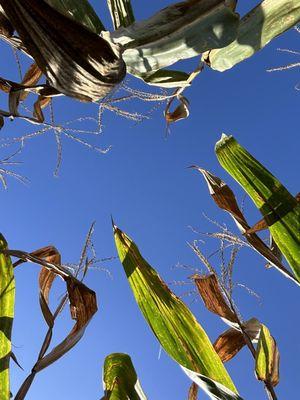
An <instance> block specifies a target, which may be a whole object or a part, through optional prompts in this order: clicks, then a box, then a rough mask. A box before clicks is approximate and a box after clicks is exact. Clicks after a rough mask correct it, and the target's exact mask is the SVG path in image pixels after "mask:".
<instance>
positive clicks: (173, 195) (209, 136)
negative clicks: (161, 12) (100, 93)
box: [0, 0, 300, 400]
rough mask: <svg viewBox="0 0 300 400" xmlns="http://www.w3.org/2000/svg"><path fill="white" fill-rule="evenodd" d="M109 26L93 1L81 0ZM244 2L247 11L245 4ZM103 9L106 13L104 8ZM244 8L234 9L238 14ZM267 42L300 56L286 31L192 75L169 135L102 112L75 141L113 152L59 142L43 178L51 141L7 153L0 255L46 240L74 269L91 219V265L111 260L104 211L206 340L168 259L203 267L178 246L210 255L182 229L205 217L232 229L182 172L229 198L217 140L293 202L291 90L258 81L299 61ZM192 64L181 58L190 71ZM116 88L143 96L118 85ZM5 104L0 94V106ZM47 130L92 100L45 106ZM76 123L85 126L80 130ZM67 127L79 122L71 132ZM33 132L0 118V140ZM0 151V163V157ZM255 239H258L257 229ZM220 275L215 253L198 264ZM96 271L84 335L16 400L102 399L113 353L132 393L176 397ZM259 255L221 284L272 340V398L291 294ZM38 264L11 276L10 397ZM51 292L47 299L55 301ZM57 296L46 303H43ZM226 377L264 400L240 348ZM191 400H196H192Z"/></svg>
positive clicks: (208, 244) (25, 353)
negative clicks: (235, 146) (238, 147)
mask: <svg viewBox="0 0 300 400" xmlns="http://www.w3.org/2000/svg"><path fill="white" fill-rule="evenodd" d="M91 3H92V4H93V5H94V6H95V9H96V11H97V12H98V13H99V15H101V16H103V21H105V23H106V25H107V26H108V15H107V11H106V9H105V2H104V1H102V2H101V3H100V2H98V1H96V0H93V1H92V2H91ZM255 3H256V1H254V0H251V1H249V2H247V9H248V7H249V8H250V7H251V6H253V5H254V4H255ZM166 4H167V2H166V1H163V0H157V1H154V2H151V4H150V5H149V2H147V7H145V5H146V2H138V1H134V2H133V5H134V7H135V12H136V17H137V18H138V19H141V18H145V17H147V16H150V15H151V13H153V12H154V11H155V10H158V9H160V8H162V7H164V6H165V5H166ZM102 9H105V11H103V10H102ZM240 10H242V11H245V10H246V7H240ZM278 47H283V48H290V49H294V50H300V35H299V33H297V32H296V31H295V30H291V31H289V32H287V33H286V34H284V35H282V36H281V37H280V38H277V39H276V40H274V41H273V42H272V43H271V44H270V45H268V46H267V47H266V48H265V49H264V50H263V51H261V52H260V53H259V54H257V55H255V57H252V58H251V59H249V60H247V61H245V62H243V63H241V64H239V65H238V66H236V67H235V68H233V69H232V70H230V71H228V72H225V73H218V72H214V71H209V70H208V69H207V70H205V71H204V72H203V74H202V75H201V76H200V77H198V79H197V80H196V81H195V82H194V84H193V86H192V87H191V88H190V89H188V90H187V91H186V96H187V97H188V99H189V101H190V104H191V109H190V111H191V114H190V117H189V118H188V119H187V120H185V121H180V122H178V123H177V124H174V125H173V126H172V127H171V134H170V135H169V136H168V137H167V138H166V137H165V123H164V120H163V108H162V107H158V108H157V110H155V111H153V112H152V113H150V114H149V117H150V118H149V119H145V120H144V121H142V122H140V123H135V122H134V121H128V120H126V119H124V118H121V117H120V116H118V115H116V114H115V113H112V112H110V111H106V112H105V113H104V115H103V125H104V128H103V134H102V135H101V136H98V137H94V136H91V135H90V136H88V135H86V136H84V135H83V136H82V137H85V138H86V140H88V141H90V142H92V143H94V144H97V145H99V146H102V147H106V146H109V145H112V149H111V150H110V151H109V152H108V153H107V154H105V155H101V154H97V153H96V152H95V151H92V150H89V149H86V148H84V146H82V145H80V144H78V143H75V142H74V141H71V140H69V139H68V138H66V137H63V138H62V140H63V160H62V165H61V167H60V171H59V177H54V176H53V171H54V169H55V163H56V142H55V136H54V135H53V133H52V132H48V133H47V134H44V135H42V136H38V137H36V138H34V139H32V140H30V141H27V142H26V145H25V148H24V149H23V152H22V153H21V154H20V155H18V156H17V159H18V160H22V161H23V164H22V165H20V166H17V167H16V168H15V169H14V170H15V171H16V172H19V173H22V174H23V175H25V176H27V177H28V178H29V179H30V183H29V185H27V186H24V185H22V184H20V183H18V182H16V181H14V180H12V179H9V181H8V185H9V187H8V190H6V191H5V190H4V189H1V199H2V200H1V204H2V217H1V231H2V232H3V234H4V235H5V237H6V238H7V240H8V242H9V246H10V248H17V249H22V250H27V251H32V250H35V249H37V248H39V247H42V246H45V245H48V244H54V245H55V246H56V247H57V248H58V249H59V250H60V251H61V253H62V258H63V262H77V260H78V258H79V256H80V251H81V247H82V244H83V242H84V238H85V235H86V232H87V230H88V228H89V226H90V224H91V222H92V221H94V220H95V221H96V230H95V235H94V245H95V249H96V251H97V254H98V257H99V258H102V257H109V256H115V255H116V249H115V246H114V241H113V235H112V228H111V222H110V216H111V215H113V217H114V219H115V221H116V223H117V225H118V226H119V227H120V228H121V229H123V230H124V231H125V232H127V233H128V234H129V235H130V236H131V237H132V238H133V239H134V240H135V242H136V243H137V244H138V246H139V248H140V250H141V252H142V254H143V255H144V257H145V258H146V259H147V260H148V261H149V262H150V264H151V265H153V267H154V268H156V269H157V271H159V273H160V274H161V276H162V277H163V279H164V280H165V281H166V282H168V283H170V285H171V288H172V290H174V291H175V292H176V293H177V294H180V295H183V299H184V301H185V302H186V303H187V304H188V305H189V306H190V307H191V309H192V310H193V312H194V313H195V315H196V316H197V318H198V320H199V322H200V323H201V324H202V326H203V327H204V328H205V330H206V331H207V333H208V334H209V336H210V338H211V340H212V341H214V340H215V339H216V338H217V336H218V335H219V334H220V333H221V332H222V331H224V330H225V329H226V326H225V324H224V323H223V322H222V321H220V320H219V319H218V318H217V317H216V316H215V315H212V314H210V313H209V312H208V311H206V310H205V308H204V306H203V304H202V302H201V300H198V299H197V296H196V295H195V294H193V293H190V296H187V295H184V294H185V293H187V292H191V291H192V290H193V287H192V285H184V286H179V285H174V283H172V282H173V281H185V282H188V276H189V275H191V274H192V273H193V271H192V270H189V269H184V268H174V266H176V264H177V263H180V264H184V265H189V266H192V267H193V268H198V269H199V270H202V271H204V268H203V266H202V265H201V264H200V263H199V261H198V260H197V259H196V257H195V256H194V255H193V254H192V252H191V250H190V249H189V247H188V246H187V242H189V241H192V240H194V239H197V238H201V239H203V240H205V243H203V244H202V245H201V249H202V250H203V252H204V253H206V254H210V253H211V252H212V251H214V250H217V249H218V247H219V243H218V242H217V241H213V240H208V239H207V238H205V237H199V236H197V235H196V234H195V233H193V232H192V230H191V229H190V228H189V226H193V227H195V228H196V229H198V230H199V231H201V232H214V231H216V230H217V229H218V228H217V227H216V226H215V225H214V224H212V223H211V222H209V220H208V219H207V218H205V216H204V215H203V214H205V215H206V216H208V217H209V218H210V219H212V220H215V221H217V222H219V223H221V224H222V223H226V225H227V226H228V228H229V229H230V230H231V231H233V232H236V233H237V229H236V227H235V226H234V223H233V222H232V221H231V219H230V217H229V216H228V215H227V214H225V213H223V212H221V211H220V210H219V209H217V207H216V205H215V204H214V202H213V201H212V200H211V198H210V197H209V195H208V191H207V187H206V184H205V183H204V180H203V178H202V177H201V176H200V175H199V174H197V173H196V172H194V171H192V170H190V169H187V168H186V167H187V166H189V165H191V164H198V165H200V166H202V167H204V168H206V169H208V170H210V171H211V172H213V173H215V174H216V175H218V176H220V177H221V178H223V179H224V180H225V181H226V182H227V183H228V184H229V185H230V186H231V188H232V189H234V190H235V192H236V193H237V196H238V199H239V201H241V199H242V197H243V193H242V190H241V189H240V188H239V187H238V185H237V184H236V183H235V182H234V181H233V180H232V179H231V178H230V176H229V175H227V174H226V172H225V171H223V170H222V168H221V167H220V165H219V164H218V161H217V159H216V157H215V154H214V145H215V142H216V141H217V140H218V139H219V138H220V135H221V133H222V132H225V133H227V134H233V135H234V136H235V137H236V139H237V140H238V141H239V142H240V143H241V144H242V145H243V146H245V147H246V148H247V149H248V150H249V151H250V152H251V153H252V154H253V155H254V156H255V157H256V158H257V159H258V160H260V161H261V162H262V163H263V164H264V165H265V166H266V167H267V168H268V169H269V170H271V171H272V172H273V173H274V174H275V175H276V176H277V177H278V178H279V179H280V180H281V181H282V183H283V184H284V185H285V186H286V187H287V188H288V189H289V190H290V192H291V193H293V194H296V193H297V192H298V191H299V167H298V165H299V99H300V97H299V96H300V93H299V92H297V91H296V90H295V89H294V87H295V85H296V84H297V83H298V81H300V75H299V69H298V70H297V69H293V70H289V71H286V72H281V73H275V72H274V73H267V72H266V69H267V68H270V67H274V66H278V65H284V64H288V63H290V62H295V61H299V57H298V58H297V56H295V55H289V54H287V53H281V52H278V51H277V50H276V49H277V48H278ZM0 65H1V75H2V76H5V77H7V78H11V79H17V78H18V75H17V68H16V64H15V61H14V57H13V54H12V52H11V50H10V49H9V48H8V47H7V46H6V45H1V60H0ZM195 65H196V60H192V61H190V62H185V63H182V66H183V67H184V68H186V70H192V69H193V68H194V67H195ZM127 85H129V86H130V87H133V88H140V89H141V88H143V89H144V90H153V91H155V89H151V88H149V87H145V86H142V85H141V84H140V82H137V81H135V80H134V79H130V80H129V81H128V82H127ZM5 101H6V100H5V98H4V96H3V95H1V97H0V107H1V108H4V106H5ZM118 106H119V107H120V108H122V109H126V110H131V111H134V110H139V111H141V112H143V113H144V114H145V113H147V112H148V111H149V110H150V109H151V108H152V107H153V104H149V103H142V102H136V101H131V102H130V103H126V102H122V103H119V104H118ZM54 113H55V119H56V121H57V123H63V122H66V121H69V120H72V119H74V118H77V117H82V116H92V117H95V116H96V115H97V107H96V106H95V105H87V104H81V103H80V102H77V101H70V100H66V99H56V100H55V101H54ZM83 125H84V127H85V128H86V127H87V124H86V123H84V124H83ZM75 126H76V127H77V128H79V127H80V124H76V125H75ZM36 129H37V127H36V126H32V125H30V124H29V123H24V122H19V121H15V122H10V121H7V122H6V125H5V127H4V128H3V130H2V131H1V137H6V136H17V135H23V134H25V133H30V132H34V131H35V130H36ZM11 150H12V149H8V150H6V149H5V148H4V149H1V157H2V155H3V157H4V156H5V155H6V154H9V151H11ZM245 214H246V216H247V218H248V219H249V222H250V223H251V224H252V223H255V222H256V221H257V220H258V219H259V218H260V214H259V213H258V211H257V210H256V209H255V207H254V205H253V204H252V203H251V200H249V199H247V200H246V202H245ZM263 237H267V233H264V234H263ZM211 260H212V262H213V263H214V265H215V266H216V267H218V266H219V264H220V260H219V258H218V256H216V257H214V258H212V259H211ZM101 265H103V267H105V268H107V269H108V270H109V271H110V273H111V275H112V278H111V277H110V276H109V275H108V274H107V273H106V272H104V271H101V270H91V271H90V272H89V273H88V276H87V279H86V283H87V285H89V286H90V287H91V288H92V289H94V290H95V291H96V293H97V296H98V304H99V311H98V313H97V314H96V316H95V317H94V319H93V320H92V322H91V323H90V325H89V326H88V329H87V331H86V334H85V336H84V338H83V340H82V341H81V342H80V343H79V344H78V345H77V346H76V347H75V348H74V349H73V350H72V351H70V352H69V353H68V354H67V355H66V356H64V357H63V358H62V359H61V360H59V361H58V362H56V363H55V364H53V365H52V366H50V367H49V368H47V369H46V370H44V371H42V372H41V373H40V374H38V375H37V377H36V380H35V382H34V383H33V385H32V388H31V390H30V392H29V394H28V399H29V400H38V399H39V400H40V399H43V400H48V399H76V400H87V399H99V398H101V396H102V395H103V390H102V380H101V374H102V372H101V370H102V364H103V361H104V358H105V356H106V355H108V354H110V353H112V352H126V353H128V354H130V355H131V357H132V360H133V363H134V365H135V367H136V370H137V373H138V375H139V378H140V381H141V384H142V386H143V388H144V391H145V393H146V394H147V395H148V398H149V399H151V400H161V399H172V400H182V399H184V398H187V390H188V387H189V385H190V382H189V381H188V378H187V377H186V376H185V375H184V374H183V373H182V371H181V370H180V368H179V367H178V366H177V364H176V363H175V362H173V361H172V360H171V359H170V358H169V357H168V356H167V355H166V354H165V353H164V352H162V354H161V355H160V357H159V344H158V342H157V340H156V339H155V337H154V336H153V334H152V333H151V331H150V329H149V328H148V326H147V325H146V323H145V322H144V319H143V317H142V315H141V314H140V312H139V309H138V308H137V306H136V304H135V301H134V299H133V295H132V293H131V290H130V288H129V285H128V283H127V279H126V277H125V274H124V272H123V269H122V266H121V264H120V262H119V261H118V260H113V261H111V262H105V263H102V264H101ZM264 265H265V262H264V260H263V259H262V258H261V257H260V256H258V255H257V254H255V253H254V252H253V251H250V250H248V249H242V250H241V251H240V252H239V255H238V259H237V262H236V270H235V275H234V279H235V282H236V283H240V284H245V285H247V286H248V287H249V288H251V290H253V291H255V292H256V293H257V294H258V295H259V296H260V300H259V301H258V300H257V299H256V297H255V296H251V295H250V294H249V293H248V292H247V291H246V290H245V289H243V288H241V287H237V288H236V290H235V293H234V298H235V300H236V303H237V305H238V307H239V309H240V311H241V313H242V315H243V317H244V318H245V319H249V318H251V317H257V318H258V319H259V320H261V321H262V322H263V323H265V324H266V325H267V326H268V327H269V328H270V330H271V332H272V334H273V336H274V337H275V338H276V340H277V342H278V346H279V350H280V354H281V381H280V383H279V385H278V387H277V388H276V392H277V393H278V397H279V399H288V398H289V399H295V393H294V390H295V382H297V379H298V378H299V376H298V375H299V368H300V365H299V364H300V363H299V359H300V357H299V356H300V345H299V340H298V332H299V321H298V318H297V315H298V302H297V301H296V299H297V298H299V297H298V296H299V288H297V287H296V286H295V285H294V284H293V283H291V282H290V281H287V280H286V279H285V278H284V277H282V276H281V275H280V274H279V273H278V272H276V271H275V270H273V269H271V270H266V269H265V268H264ZM37 279H38V267H37V266H35V265H30V264H24V265H23V266H21V267H19V268H18V269H17V270H16V285H17V297H16V318H15V323H14V330H13V346H14V353H15V354H16V356H17V358H18V360H19V362H20V364H21V365H22V366H23V368H24V370H25V372H23V371H21V370H19V369H18V368H17V367H14V366H13V367H12V391H13V392H14V393H15V392H16V391H17V388H18V387H19V386H20V384H21V383H22V381H23V380H24V379H25V377H26V376H27V373H28V372H29V371H30V368H31V367H32V365H33V364H34V361H35V359H36V357H37V354H38V351H39V349H40V346H41V343H42V340H43V337H44V334H45V332H46V325H45V323H44V321H43V319H42V316H41V313H40V311H39V306H38V287H37ZM61 291H62V286H59V285H58V288H57V290H56V293H61ZM57 299H58V295H57V296H56V295H54V296H53V298H52V300H53V304H55V303H56V301H57ZM71 326H72V324H71V322H70V321H69V319H68V318H67V314H66V317H63V318H62V320H61V322H60V323H58V325H57V331H56V334H55V336H54V339H55V340H59V339H62V338H63V337H64V335H65V334H66V333H67V332H68V330H69V329H70V327H71ZM227 366H228V370H229V371H230V373H231V376H232V379H233V381H234V382H235V384H236V386H237V388H238V389H239V391H240V394H241V395H242V397H243V398H244V399H245V400H246V399H247V400H250V399H251V400H252V399H256V400H260V399H265V393H264V391H263V387H262V385H261V384H260V383H259V382H258V381H256V379H255V377H254V373H253V360H252V358H251V355H250V353H249V351H247V349H244V350H242V351H241V353H240V354H239V355H238V356H237V357H236V358H235V359H233V360H232V361H230V362H229V363H228V365H227ZM199 398H200V399H202V398H206V397H205V395H204V394H202V393H201V394H200V396H199Z"/></svg>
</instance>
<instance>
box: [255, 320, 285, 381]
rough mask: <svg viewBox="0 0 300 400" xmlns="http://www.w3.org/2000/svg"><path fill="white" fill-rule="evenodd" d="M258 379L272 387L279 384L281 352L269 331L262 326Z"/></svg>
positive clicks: (257, 353) (257, 365) (257, 363)
mask: <svg viewBox="0 0 300 400" xmlns="http://www.w3.org/2000/svg"><path fill="white" fill-rule="evenodd" d="M255 373H256V376H257V379H259V380H260V381H264V382H268V383H270V384H271V385H272V386H276V385H277V384H278V383H279V351H278V348H277V345H276V342H275V340H274V338H273V337H272V336H271V334H270V331H269V329H268V328H267V327H266V326H265V325H261V330H260V335H259V339H258V344H257V351H256V358H255Z"/></svg>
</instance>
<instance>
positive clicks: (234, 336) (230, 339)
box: [214, 328, 246, 362]
mask: <svg viewBox="0 0 300 400" xmlns="http://www.w3.org/2000/svg"><path fill="white" fill-rule="evenodd" d="M245 344H246V342H245V339H244V336H243V334H242V333H241V332H240V331H238V330H237V329H234V328H230V329H227V331H225V332H224V333H222V334H221V335H220V336H219V337H218V339H217V340H216V341H215V343H214V348H215V350H216V352H217V353H218V354H219V357H220V358H221V360H222V361H223V362H227V361H229V360H231V359H232V358H233V357H234V356H235V355H236V354H237V353H238V352H239V351H240V350H241V349H242V348H243V347H244V346H245Z"/></svg>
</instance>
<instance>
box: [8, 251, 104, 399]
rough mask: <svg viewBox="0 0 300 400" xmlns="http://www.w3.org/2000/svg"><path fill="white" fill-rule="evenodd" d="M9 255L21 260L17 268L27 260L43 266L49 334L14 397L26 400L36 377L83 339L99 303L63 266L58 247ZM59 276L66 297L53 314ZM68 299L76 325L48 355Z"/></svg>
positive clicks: (43, 297) (43, 307)
mask: <svg viewBox="0 0 300 400" xmlns="http://www.w3.org/2000/svg"><path fill="white" fill-rule="evenodd" d="M7 254H10V255H12V256H14V257H18V258H19V260H18V261H16V262H15V263H14V266H15V267H16V266H17V265H19V264H21V263H23V262H26V261H30V262H34V263H36V264H39V265H41V266H42V269H41V272H40V277H39V287H40V306H41V310H42V313H43V316H44V319H45V321H46V323H47V325H48V332H47V334H46V336H45V339H44V342H43V345H42V347H41V350H40V353H39V356H38V360H37V362H36V363H35V365H34V366H33V368H32V370H31V373H30V375H28V377H27V378H26V379H25V381H24V382H23V384H22V386H21V387H20V389H19V391H18V393H17V394H16V396H15V400H23V399H24V398H25V396H26V394H27V392H28V390H29V388H30V386H31V384H32V382H33V380H34V378H35V375H36V374H37V373H38V372H39V371H41V370H43V369H44V368H46V367H48V366H49V365H50V364H52V363H53V362H55V361H56V360H58V359H59V358H61V357H62V356H63V355H65V354H66V353H67V352H68V351H69V350H70V349H71V348H72V347H74V346H75V345H76V344H77V342H78V341H79V340H80V339H81V338H82V336H83V334H84V332H85V329H86V327H87V325H88V323H89V322H90V320H91V318H92V317H93V315H94V314H95V312H96V311H97V300H96V294H95V292H93V291H92V290H91V289H89V288H88V287H87V286H86V285H84V284H83V283H82V282H81V281H79V280H78V279H76V278H75V277H74V276H73V275H72V274H71V273H70V272H69V271H68V270H67V269H65V268H64V267H63V266H62V265H61V258H60V254H59V252H58V251H57V249H56V248H55V247H53V246H47V247H44V248H42V249H39V250H36V251H34V252H32V253H26V252H23V251H19V250H8V251H7ZM57 276H60V277H61V278H62V279H63V280H64V281H65V283H66V287H67V295H66V296H64V297H63V299H62V300H61V303H60V304H59V306H58V307H57V309H56V311H55V312H54V313H53V312H52V311H51V310H50V307H49V292H50V290H51V287H52V284H53V281H54V279H55V278H56V277H57ZM66 300H69V303H70V314H71V317H72V319H74V320H75V324H74V326H73V328H72V330H71V331H70V332H69V334H68V335H67V336H66V338H65V339H64V340H62V342H60V343H59V344H58V345H57V346H55V347H54V348H53V349H52V350H50V352H49V353H47V350H48V348H49V345H50V342H51V338H52V330H53V327H54V321H55V319H56V317H57V315H58V314H59V312H60V311H61V309H62V307H63V305H64V304H65V302H66Z"/></svg>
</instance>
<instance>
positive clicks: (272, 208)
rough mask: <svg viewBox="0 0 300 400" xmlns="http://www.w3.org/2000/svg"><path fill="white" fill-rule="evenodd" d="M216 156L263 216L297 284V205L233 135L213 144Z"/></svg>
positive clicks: (299, 260)
mask: <svg viewBox="0 0 300 400" xmlns="http://www.w3.org/2000/svg"><path fill="white" fill-rule="evenodd" d="M216 154H217V157H218V160H219V162H220V163H221V165H222V167H223V168H224V169H225V170H226V171H227V172H228V173H229V174H230V175H232V177H233V178H234V179H236V181H237V182H238V183H239V184H240V185H241V186H242V187H243V188H244V190H245V191H246V192H247V193H248V194H249V196H250V197H251V198H252V200H253V201H254V203H255V205H256V206H257V208H258V209H259V210H260V212H261V213H262V215H263V217H264V219H265V221H266V222H267V224H268V227H269V230H270V233H271V235H272V237H273V239H274V240H275V242H276V244H277V246H278V247H279V249H280V251H281V252H282V254H283V255H284V256H285V257H286V259H287V261H288V262H289V264H290V266H291V268H292V270H293V272H294V274H295V276H296V278H297V280H298V281H299V280H300V203H299V202H297V200H296V198H295V197H294V196H292V195H291V194H290V193H289V192H288V190H287V189H286V188H285V187H284V186H283V185H282V184H281V183H280V182H279V181H278V179H276V178H275V177H274V176H273V175H272V174H271V173H270V172H269V171H268V170H267V169H266V168H265V167H264V166H263V165H262V164H260V163H259V162H258V161H257V160H256V159H255V158H254V157H252V155H251V154H249V153H248V151H247V150H245V149H244V148H243V147H242V146H241V145H240V144H239V143H238V142H237V141H236V140H235V139H234V138H233V137H232V136H229V137H228V136H226V135H223V136H222V138H221V140H220V141H219V142H218V143H217V144H216ZM272 254H273V253H272Z"/></svg>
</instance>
